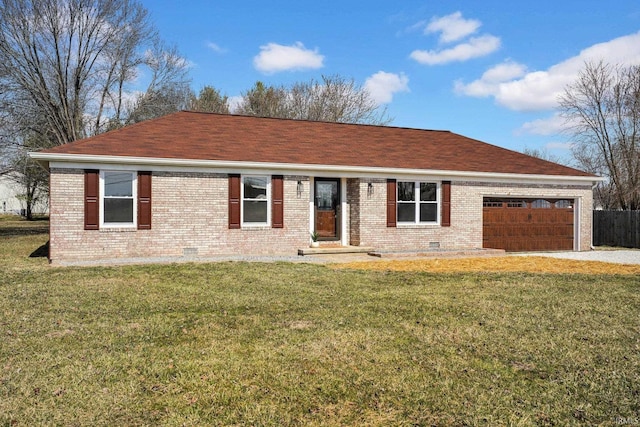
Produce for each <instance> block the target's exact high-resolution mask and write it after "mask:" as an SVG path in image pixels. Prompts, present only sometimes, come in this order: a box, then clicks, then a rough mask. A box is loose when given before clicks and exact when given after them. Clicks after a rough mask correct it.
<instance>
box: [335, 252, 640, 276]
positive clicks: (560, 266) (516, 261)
mask: <svg viewBox="0 0 640 427" xmlns="http://www.w3.org/2000/svg"><path fill="white" fill-rule="evenodd" d="M331 267H332V268H336V269H344V268H347V269H354V270H379V271H424V272H430V273H454V272H455V273H458V272H478V273H480V272H529V273H559V274H564V273H579V274H640V265H627V264H613V263H608V262H598V261H576V260H568V259H556V258H548V257H538V256H527V257H515V256H504V257H486V258H455V259H424V260H422V259H420V260H416V259H412V260H389V261H386V260H382V261H377V262H351V263H345V264H333V265H331Z"/></svg>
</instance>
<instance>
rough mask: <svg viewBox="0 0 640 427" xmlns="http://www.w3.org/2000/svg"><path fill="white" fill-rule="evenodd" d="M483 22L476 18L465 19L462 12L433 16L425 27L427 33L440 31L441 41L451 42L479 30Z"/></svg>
mask: <svg viewBox="0 0 640 427" xmlns="http://www.w3.org/2000/svg"><path fill="white" fill-rule="evenodd" d="M481 25H482V23H481V22H480V21H478V20H476V19H464V18H463V17H462V13H460V12H454V13H452V14H451V15H447V16H442V17H433V18H432V19H431V21H430V22H429V25H427V27H426V28H425V30H424V32H425V34H429V33H440V42H441V43H451V42H455V41H458V40H461V39H463V38H465V37H467V36H468V35H471V34H473V33H475V32H476V31H478V28H480V26H481Z"/></svg>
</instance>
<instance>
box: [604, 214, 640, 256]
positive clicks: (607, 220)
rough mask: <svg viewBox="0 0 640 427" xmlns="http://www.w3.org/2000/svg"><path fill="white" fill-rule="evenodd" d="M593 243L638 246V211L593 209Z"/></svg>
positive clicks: (639, 242) (639, 225)
mask: <svg viewBox="0 0 640 427" xmlns="http://www.w3.org/2000/svg"><path fill="white" fill-rule="evenodd" d="M593 245H594V246H621V247H624V248H640V211H593Z"/></svg>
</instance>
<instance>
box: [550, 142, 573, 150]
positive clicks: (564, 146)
mask: <svg viewBox="0 0 640 427" xmlns="http://www.w3.org/2000/svg"><path fill="white" fill-rule="evenodd" d="M544 147H545V148H547V149H549V150H571V149H572V148H573V143H572V142H548V143H546V144H545V145H544Z"/></svg>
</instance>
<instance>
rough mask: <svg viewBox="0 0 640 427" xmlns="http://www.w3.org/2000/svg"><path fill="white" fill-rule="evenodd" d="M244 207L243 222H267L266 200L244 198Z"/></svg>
mask: <svg viewBox="0 0 640 427" xmlns="http://www.w3.org/2000/svg"><path fill="white" fill-rule="evenodd" d="M242 207H243V209H244V211H243V212H244V222H264V223H266V222H267V201H266V200H264V201H252V200H245V201H244V202H243V205H242Z"/></svg>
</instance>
